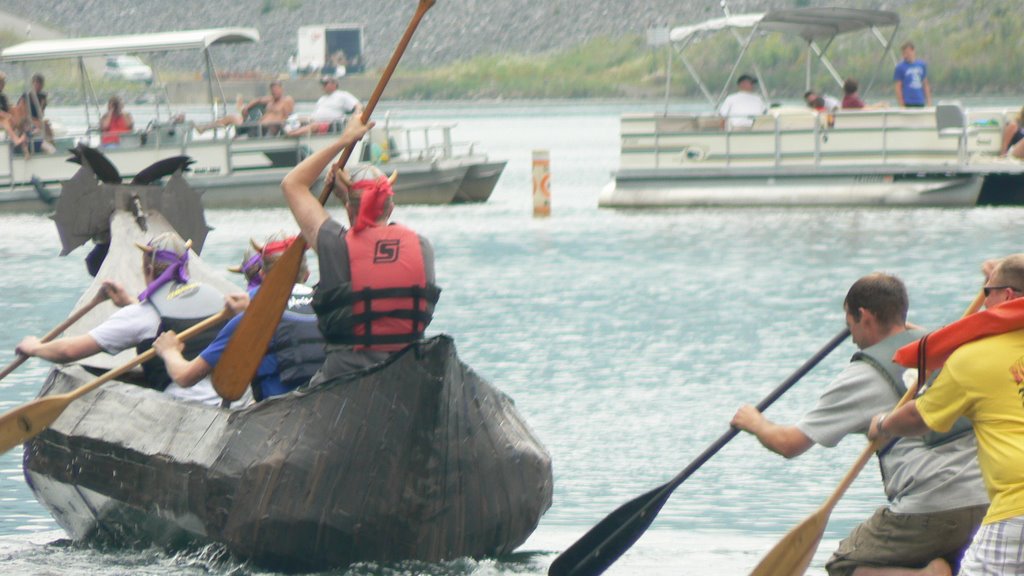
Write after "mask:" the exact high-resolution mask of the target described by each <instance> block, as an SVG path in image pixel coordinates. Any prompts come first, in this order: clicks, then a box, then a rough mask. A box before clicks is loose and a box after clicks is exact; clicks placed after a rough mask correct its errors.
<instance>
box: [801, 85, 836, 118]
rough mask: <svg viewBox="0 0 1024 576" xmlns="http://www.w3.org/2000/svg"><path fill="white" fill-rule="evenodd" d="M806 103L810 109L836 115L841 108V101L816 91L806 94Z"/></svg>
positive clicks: (809, 91)
mask: <svg viewBox="0 0 1024 576" xmlns="http://www.w3.org/2000/svg"><path fill="white" fill-rule="evenodd" d="M804 102H806V103H807V107H808V108H813V109H814V110H817V111H818V112H825V113H828V114H834V113H835V111H836V110H838V109H839V106H840V103H839V100H836V99H835V98H833V97H831V96H828V95H825V94H818V93H817V92H816V91H815V90H808V91H807V92H804Z"/></svg>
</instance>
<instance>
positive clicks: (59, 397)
mask: <svg viewBox="0 0 1024 576" xmlns="http://www.w3.org/2000/svg"><path fill="white" fill-rule="evenodd" d="M230 317H231V312H230V311H228V310H222V311H220V312H218V313H217V314H214V315H213V316H210V317H209V318H206V319H205V320H203V321H201V322H199V323H197V324H195V325H194V326H192V327H190V328H189V329H187V330H184V331H182V333H181V334H178V340H180V341H182V342H184V341H186V340H188V339H189V338H191V337H193V336H195V335H196V334H199V333H200V332H203V331H205V330H207V329H209V328H211V327H213V326H215V325H217V324H219V323H221V322H223V321H225V320H227V319H228V318H230ZM154 356H156V351H155V350H154V349H152V348H150V349H149V350H146V351H145V352H143V353H142V354H139V355H138V356H136V357H135V358H132V360H131V361H129V362H128V363H126V364H123V365H121V366H119V367H117V368H115V369H113V370H110V371H108V372H106V373H104V374H103V375H102V376H99V377H98V378H95V379H93V380H90V381H89V382H88V383H86V384H83V385H82V386H79V387H78V388H76V389H74V390H72V391H71V392H68V393H66V394H55V395H53V396H44V397H42V398H37V399H35V400H33V401H32V402H29V403H28V404H23V405H21V406H19V407H17V408H15V409H13V410H9V411H7V412H5V413H4V414H2V415H0V454H2V453H4V452H7V451H8V450H10V449H11V448H13V447H15V446H17V445H18V444H22V443H24V442H26V441H28V440H30V439H32V438H33V437H35V436H36V435H38V434H39V433H40V432H42V431H43V430H45V429H46V428H47V427H49V426H50V424H53V422H54V420H56V419H57V418H58V417H60V415H61V413H63V412H64V410H65V409H66V408H67V407H68V405H69V404H71V402H73V401H74V400H76V399H78V398H80V397H82V396H83V395H85V394H88V393H89V392H92V391H93V390H95V389H96V388H98V387H100V386H102V385H103V384H106V383H107V382H109V381H111V380H113V379H114V378H117V377H118V376H121V375H122V374H124V373H125V372H127V371H129V370H131V369H132V368H134V367H136V366H138V365H139V364H142V363H143V362H146V361H148V360H151V359H152V358H153V357H154Z"/></svg>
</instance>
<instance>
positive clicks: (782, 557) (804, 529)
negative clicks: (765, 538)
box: [750, 509, 831, 576]
mask: <svg viewBox="0 0 1024 576" xmlns="http://www.w3.org/2000/svg"><path fill="white" fill-rule="evenodd" d="M830 511H831V510H824V509H820V510H818V511H817V512H816V513H814V514H811V515H810V516H808V517H807V518H806V519H805V520H804V521H803V522H801V523H800V524H799V525H797V527H796V528H793V529H792V530H790V531H789V534H786V537H785V538H783V539H782V540H780V541H779V543H778V544H776V545H775V548H772V549H771V550H770V551H769V552H768V554H767V555H765V557H764V558H762V559H761V563H760V564H758V565H757V567H755V568H754V570H753V572H751V573H750V576H803V575H804V573H805V572H806V571H807V566H809V565H810V564H811V558H813V557H814V552H815V551H816V550H817V549H818V543H819V542H821V536H822V534H824V533H825V526H826V525H827V524H828V516H829V515H828V512H830Z"/></svg>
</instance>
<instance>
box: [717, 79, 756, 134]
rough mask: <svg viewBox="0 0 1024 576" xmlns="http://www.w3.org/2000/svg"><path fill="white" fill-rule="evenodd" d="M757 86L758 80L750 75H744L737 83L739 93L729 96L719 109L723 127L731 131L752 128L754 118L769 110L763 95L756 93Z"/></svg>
mask: <svg viewBox="0 0 1024 576" xmlns="http://www.w3.org/2000/svg"><path fill="white" fill-rule="evenodd" d="M755 84H757V78H754V77H753V76H751V75H749V74H742V75H741V76H740V77H739V80H737V81H736V88H737V91H736V92H734V93H732V94H730V95H728V96H727V97H726V98H725V100H723V101H722V105H721V106H719V107H718V115H719V116H721V117H722V118H723V120H722V122H723V123H722V125H723V127H725V128H727V129H729V130H735V129H737V128H740V129H742V128H750V127H751V126H753V125H754V117H755V116H761V115H762V114H764V113H765V112H766V111H767V110H768V107H767V106H765V103H764V100H763V99H762V98H761V95H760V94H757V93H756V92H754V85H755Z"/></svg>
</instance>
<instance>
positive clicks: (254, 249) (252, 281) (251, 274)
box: [228, 240, 263, 296]
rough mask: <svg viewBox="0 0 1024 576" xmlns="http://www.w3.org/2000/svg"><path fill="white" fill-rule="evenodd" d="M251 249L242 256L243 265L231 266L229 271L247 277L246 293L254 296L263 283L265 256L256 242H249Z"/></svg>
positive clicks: (247, 249)
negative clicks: (254, 292)
mask: <svg viewBox="0 0 1024 576" xmlns="http://www.w3.org/2000/svg"><path fill="white" fill-rule="evenodd" d="M249 244H250V247H249V248H246V250H245V253H244V254H242V263H241V264H239V265H238V266H231V267H230V268H228V271H230V272H235V273H237V274H241V275H243V276H245V282H246V285H245V291H246V292H248V293H249V296H252V293H253V291H254V290H255V289H256V288H258V287H259V285H260V282H262V281H263V254H261V253H260V252H261V249H260V247H259V246H257V245H256V242H254V241H252V240H249Z"/></svg>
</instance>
